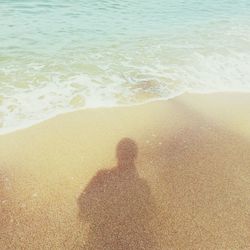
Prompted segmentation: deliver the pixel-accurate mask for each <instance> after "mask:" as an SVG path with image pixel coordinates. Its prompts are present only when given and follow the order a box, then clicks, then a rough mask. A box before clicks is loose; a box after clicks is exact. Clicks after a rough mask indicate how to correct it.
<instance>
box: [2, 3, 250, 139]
mask: <svg viewBox="0 0 250 250" xmlns="http://www.w3.org/2000/svg"><path fill="white" fill-rule="evenodd" d="M156 2H157V3H156ZM156 2H155V1H152V0H148V1H144V2H143V3H140V2H136V1H132V0H124V1H122V2H120V1H114V0H107V1H105V2H102V3H99V2H98V3H97V2H96V3H94V2H92V1H81V2H79V3H73V2H72V3H71V2H68V1H67V2H66V1H64V0H60V1H59V0H54V1H52V2H50V3H48V4H44V3H43V2H40V1H23V2H22V3H20V2H19V1H16V0H13V1H11V3H10V2H8V1H3V3H1V5H0V12H1V15H0V23H1V24H2V26H1V35H2V37H1V43H0V133H2V134H3V133H6V132H9V131H13V130H16V129H18V128H22V127H27V126H30V125H31V124H36V123H38V122H40V121H42V120H45V119H48V118H50V117H53V116H55V115H57V114H61V113H65V112H70V111H74V110H78V109H83V108H95V107H113V106H117V105H135V104H139V103H144V102H148V101H152V100H157V99H168V98H171V97H173V96H176V95H179V94H181V93H184V92H202V93H207V92H221V91H242V92H244V91H250V28H249V27H250V20H249V11H250V4H249V1H245V0H239V1H238V2H237V3H236V2H235V3H233V2H230V3H229V2H228V1H220V3H218V1H215V0H210V1H205V2H204V1H201V2H200V1H196V0H191V1H188V3H184V2H183V1H181V0H180V1H179V0H176V1H172V0H171V1H164V0H157V1H156ZM215 6H216V7H215Z"/></svg>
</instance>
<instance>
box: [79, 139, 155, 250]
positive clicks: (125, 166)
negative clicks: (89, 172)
mask: <svg viewBox="0 0 250 250" xmlns="http://www.w3.org/2000/svg"><path fill="white" fill-rule="evenodd" d="M137 154H138V148H137V144H136V143H135V141H133V140H132V139H129V138H123V139H122V140H121V141H120V142H119V143H118V145H117V148H116V157H117V166H116V167H114V168H112V169H109V170H108V169H104V170H100V171H99V172H97V174H96V175H95V176H94V177H93V178H92V179H91V181H90V182H89V184H88V185H87V187H86V188H85V189H84V191H83V192H82V193H81V195H80V196H79V198H78V208H79V219H80V220H81V221H82V222H83V223H86V224H88V225H89V232H88V236H87V240H86V242H85V244H84V248H85V249H104V250H105V249H110V250H111V249H116V250H119V249H154V246H153V245H154V244H155V240H154V237H153V233H152V230H151V229H150V222H151V220H152V216H153V212H154V204H153V201H152V197H151V194H150V188H149V186H148V184H147V182H146V181H145V180H144V179H142V178H140V177H139V174H138V172H137V169H136V165H135V159H136V157H137Z"/></svg>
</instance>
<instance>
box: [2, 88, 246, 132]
mask: <svg viewBox="0 0 250 250" xmlns="http://www.w3.org/2000/svg"><path fill="white" fill-rule="evenodd" d="M213 94H243V95H245V94H250V90H249V91H243V90H228V91H227V90H223V91H208V92H202V91H190V92H189V91H185V92H182V93H179V94H175V95H172V96H170V97H168V98H166V97H162V98H155V99H154V98H153V99H150V100H147V101H144V102H139V103H134V104H124V105H123V104H121V105H114V106H97V107H82V108H78V109H74V110H69V111H62V112H59V113H55V114H53V115H50V116H48V117H47V118H44V119H41V120H37V121H35V122H31V123H27V124H26V125H23V126H20V127H18V128H5V129H3V128H2V129H0V137H1V136H4V135H8V134H11V133H15V132H17V131H20V130H25V129H28V128H31V127H33V126H36V125H39V124H41V123H43V122H46V121H48V120H50V119H55V118H57V117H58V116H61V115H67V114H70V113H74V112H81V111H84V110H95V109H112V108H127V107H136V106H141V105H146V104H150V103H155V102H165V101H168V100H172V99H175V98H178V97H180V96H185V95H213Z"/></svg>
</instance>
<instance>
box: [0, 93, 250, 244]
mask: <svg viewBox="0 0 250 250" xmlns="http://www.w3.org/2000/svg"><path fill="white" fill-rule="evenodd" d="M123 137H129V138H132V139H134V140H135V141H136V143H137V145H138V148H139V156H138V159H137V161H136V166H137V168H138V171H139V174H140V176H141V177H142V178H144V179H145V183H146V181H147V185H148V187H149V188H150V190H151V197H153V200H154V211H153V213H152V214H151V217H150V218H151V219H150V220H149V219H148V218H145V220H146V221H147V220H148V221H150V222H149V223H148V224H147V225H148V226H150V227H151V230H152V231H151V232H154V233H152V235H153V237H152V238H154V241H155V242H157V247H156V246H155V249H250V94H230V93H226V94H209V95H198V94H193V95H184V96H180V97H177V98H174V99H172V100H168V101H159V102H154V103H150V104H145V105H140V106H134V107H123V108H103V109H92V110H83V111H78V112H73V113H69V114H65V115H61V116H58V117H56V118H53V119H50V120H48V121H46V122H43V123H41V124H38V125H36V126H33V127H31V128H28V129H24V130H20V131H17V132H14V133H11V134H8V135H2V136H0V181H1V182H0V195H1V197H0V199H1V211H0V213H1V214H0V222H1V224H0V249H81V248H82V249H85V248H84V242H88V237H90V236H89V235H90V234H88V233H87V231H88V228H89V227H87V226H86V225H85V224H84V223H83V221H80V220H79V217H78V205H77V199H78V197H79V195H80V194H81V193H82V191H83V190H84V188H85V187H86V185H87V184H88V183H89V181H90V180H91V179H92V177H93V176H94V175H95V174H96V172H97V171H98V170H100V169H105V168H111V167H112V166H115V165H116V159H115V149H116V145H117V143H118V142H119V141H120V139H121V138H123ZM118 185H119V184H118ZM115 188H116V187H114V189H115ZM116 195H117V193H116V194H115V195H113V196H116ZM111 196H112V195H110V197H111ZM106 198H107V197H106ZM113 198H114V197H113ZM113 198H110V199H111V200H112V199H113ZM107 200H109V198H107ZM112 202H113V201H112ZM125 202H126V201H125ZM133 202H134V201H133ZM138 203H139V200H138ZM123 205H124V204H123ZM114 206H118V205H117V204H116V205H114ZM125 206H128V207H129V206H131V204H129V205H128V204H127V205H125ZM133 206H135V207H136V206H137V205H136V204H135V202H134V203H133ZM104 207H105V206H104ZM117 209H119V208H117V207H116V208H114V211H116V212H115V213H117ZM90 210H95V209H90ZM96 210H98V209H96ZM110 211H111V210H108V211H107V214H108V215H107V216H109V217H108V218H112V220H114V216H113V217H112V216H111V215H109V213H111V212H110ZM95 212H96V213H98V211H90V213H92V214H93V213H95ZM102 212H103V211H102ZM92 216H93V215H92ZM96 216H98V215H96ZM133 216H134V217H135V216H137V215H133ZM133 216H131V217H132V218H127V219H126V221H127V222H128V223H130V222H131V225H132V223H133V221H134V220H135V218H134V217H133ZM147 216H148V215H147ZM147 216H145V217H147ZM110 220H111V219H110ZM107 221H108V220H107ZM110 224H111V225H116V226H117V223H116V222H115V221H110ZM145 225H146V224H145ZM127 227H129V226H128V225H127ZM132 227H134V225H133V226H131V228H132ZM131 228H130V229H131ZM130 229H129V230H130ZM105 230H106V232H103V235H108V234H109V232H107V230H110V228H109V229H104V231H105ZM119 230H120V229H119V228H117V229H116V231H119ZM126 230H128V228H125V229H123V231H122V232H123V234H126V233H125V232H126ZM140 230H141V229H138V231H140ZM135 231H136V230H135ZM146 231H147V228H146V229H145V235H146ZM101 234H102V233H100V232H99V236H100V235H101ZM110 234H112V233H110ZM142 234H143V233H142ZM105 237H106V236H105ZM131 237H132V238H133V237H134V238H135V242H136V237H137V236H136V233H134V234H133V235H132V236H131ZM140 237H141V236H140ZM140 237H139V236H138V239H139V238H140ZM145 237H146V236H145ZM147 237H148V236H147ZM132 238H131V239H132ZM125 239H128V237H127V236H126V237H125ZM140 240H142V241H143V239H142V238H141V239H140ZM131 242H133V240H132V241H131ZM104 244H105V242H96V245H95V249H111V248H110V247H107V248H105V247H104ZM139 245H140V244H139V243H138V246H137V247H136V246H132V245H131V246H130V247H128V248H127V249H140V247H139ZM89 248H90V247H89ZM148 248H149V247H148ZM151 248H152V246H151ZM86 249H87V247H86ZM114 249H119V248H118V246H116V247H114ZM120 249H122V247H120Z"/></svg>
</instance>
